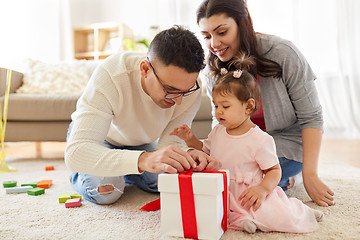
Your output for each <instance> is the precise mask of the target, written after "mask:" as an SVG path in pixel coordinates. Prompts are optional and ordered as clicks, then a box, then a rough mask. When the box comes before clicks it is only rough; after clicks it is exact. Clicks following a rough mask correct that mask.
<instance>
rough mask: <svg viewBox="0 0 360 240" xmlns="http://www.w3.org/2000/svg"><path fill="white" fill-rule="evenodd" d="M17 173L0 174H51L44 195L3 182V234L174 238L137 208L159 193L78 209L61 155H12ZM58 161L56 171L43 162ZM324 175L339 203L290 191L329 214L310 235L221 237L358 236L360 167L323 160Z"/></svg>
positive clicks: (134, 191)
mask: <svg viewBox="0 0 360 240" xmlns="http://www.w3.org/2000/svg"><path fill="white" fill-rule="evenodd" d="M7 163H8V165H9V166H12V167H16V168H17V169H18V171H17V172H12V173H0V182H1V183H2V182H3V181H6V180H16V181H17V182H18V186H19V185H20V184H21V183H24V182H33V181H38V180H44V179H52V180H53V185H52V186H51V188H49V189H47V190H46V192H45V194H44V195H39V196H30V195H27V194H26V193H25V194H24V193H22V194H6V193H5V189H3V188H2V185H1V187H0V239H6V240H8V239H42V240H43V239H62V240H66V239H71V240H73V239H126V240H128V239H174V238H169V237H165V236H161V234H160V211H156V212H144V211H140V210H139V208H140V207H141V206H143V205H144V204H146V203H148V202H149V201H152V200H154V199H156V198H158V197H159V195H158V194H150V193H146V192H143V191H141V190H139V189H138V188H136V187H134V186H127V187H126V190H125V194H124V195H123V196H122V198H121V199H120V200H119V201H118V202H117V203H115V204H113V205H111V206H99V205H95V204H92V203H90V202H87V201H83V202H82V206H81V207H79V208H65V206H64V204H60V203H58V197H59V196H60V195H61V194H62V193H63V192H66V193H69V194H72V193H75V192H74V190H73V189H72V187H71V185H70V183H69V180H68V178H69V174H70V171H69V170H68V169H67V168H66V166H65V164H64V161H63V159H42V160H41V159H40V160H34V159H12V160H7ZM47 165H54V166H55V170H54V171H45V166H47ZM319 169H320V176H321V177H322V179H323V180H324V181H325V182H326V183H327V184H328V185H329V186H330V187H331V188H332V190H333V191H335V193H336V202H337V203H336V205H335V206H332V207H328V208H322V207H319V206H317V205H316V204H314V203H313V202H311V201H310V198H309V197H308V196H307V195H306V193H305V190H304V187H303V186H302V185H299V186H297V187H296V188H294V189H292V190H289V191H288V192H287V194H288V195H289V196H292V197H297V198H299V199H301V200H302V201H304V202H305V203H306V204H307V205H309V206H311V207H313V208H316V209H320V210H322V211H323V212H324V214H325V219H324V221H323V222H321V223H320V229H319V230H318V231H316V232H314V233H310V234H287V233H263V232H256V233H255V234H252V235H249V234H247V233H243V232H239V231H234V230H228V231H226V233H225V234H224V235H223V236H222V238H221V239H311V240H313V239H360V210H359V209H360V187H359V186H360V169H359V168H355V167H352V166H350V165H346V164H343V163H339V162H331V161H327V160H326V159H325V160H324V159H322V162H321V163H320V168H319Z"/></svg>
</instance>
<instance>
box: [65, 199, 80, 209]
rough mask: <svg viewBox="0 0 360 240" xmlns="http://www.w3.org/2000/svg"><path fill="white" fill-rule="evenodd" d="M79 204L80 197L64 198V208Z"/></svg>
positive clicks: (78, 205)
mask: <svg viewBox="0 0 360 240" xmlns="http://www.w3.org/2000/svg"><path fill="white" fill-rule="evenodd" d="M80 205H81V198H72V199H68V200H66V202H65V207H66V208H74V207H80Z"/></svg>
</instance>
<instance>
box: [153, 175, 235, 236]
mask: <svg viewBox="0 0 360 240" xmlns="http://www.w3.org/2000/svg"><path fill="white" fill-rule="evenodd" d="M229 182H230V180H229V171H227V170H221V171H207V170H205V171H203V172H189V171H188V172H184V173H181V174H166V173H163V174H160V175H159V179H158V189H159V192H160V204H161V233H162V234H163V235H166V236H176V237H185V238H194V239H220V237H221V235H222V234H223V233H224V231H225V230H226V228H227V215H228V206H229V204H228V199H229V197H228V194H229V193H228V192H229V191H228V188H229Z"/></svg>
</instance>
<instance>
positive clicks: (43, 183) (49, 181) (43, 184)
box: [36, 180, 52, 188]
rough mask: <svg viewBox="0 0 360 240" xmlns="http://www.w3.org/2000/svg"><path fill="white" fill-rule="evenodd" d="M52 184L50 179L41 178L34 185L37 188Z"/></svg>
mask: <svg viewBox="0 0 360 240" xmlns="http://www.w3.org/2000/svg"><path fill="white" fill-rule="evenodd" d="M51 185H52V180H41V181H40V182H39V183H38V184H37V185H36V187H38V188H49V187H50V186H51Z"/></svg>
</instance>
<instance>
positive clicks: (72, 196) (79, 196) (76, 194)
mask: <svg viewBox="0 0 360 240" xmlns="http://www.w3.org/2000/svg"><path fill="white" fill-rule="evenodd" d="M70 197H71V198H80V199H82V198H81V195H80V194H78V193H74V194H71V195H70Z"/></svg>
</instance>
